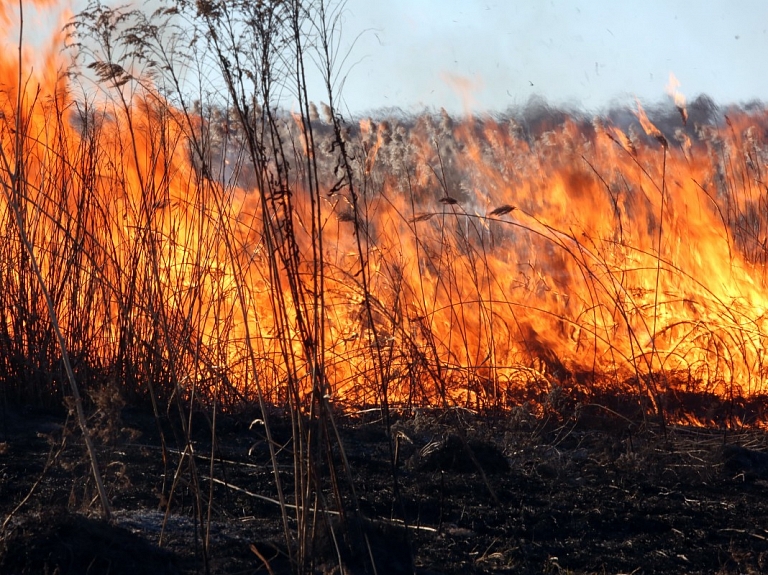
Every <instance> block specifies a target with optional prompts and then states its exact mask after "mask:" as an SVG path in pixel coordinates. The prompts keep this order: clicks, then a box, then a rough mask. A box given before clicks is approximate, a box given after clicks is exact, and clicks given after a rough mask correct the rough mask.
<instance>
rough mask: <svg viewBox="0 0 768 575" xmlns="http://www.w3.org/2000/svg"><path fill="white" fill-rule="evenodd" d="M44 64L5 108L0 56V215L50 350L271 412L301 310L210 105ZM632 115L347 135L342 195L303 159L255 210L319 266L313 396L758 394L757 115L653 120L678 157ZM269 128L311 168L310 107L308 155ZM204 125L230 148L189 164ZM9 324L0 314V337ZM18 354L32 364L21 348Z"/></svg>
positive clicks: (762, 248) (281, 392)
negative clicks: (64, 343)
mask: <svg viewBox="0 0 768 575" xmlns="http://www.w3.org/2000/svg"><path fill="white" fill-rule="evenodd" d="M41 5H42V4H41ZM0 15H1V16H2V18H4V19H8V18H9V16H8V11H7V10H5V9H3V10H2V11H0ZM54 43H55V42H54ZM54 54H57V52H56V51H55V50H51V51H50V56H49V57H48V58H47V60H46V63H45V65H44V66H43V67H38V68H36V72H35V74H36V78H38V80H39V81H38V82H37V83H36V84H35V89H36V86H37V84H39V86H40V92H39V93H37V92H35V89H33V88H32V84H31V83H30V82H27V83H26V84H25V88H26V92H25V97H24V99H23V106H22V109H17V107H16V102H17V98H16V94H17V91H18V90H19V89H20V86H18V85H15V84H13V78H15V77H17V72H16V74H14V70H16V71H18V66H19V63H18V61H16V60H15V59H14V56H13V54H9V53H4V54H2V55H0V70H2V72H3V77H5V78H11V80H8V82H11V84H6V86H5V88H4V89H3V94H2V95H3V97H2V99H1V100H0V114H2V118H3V121H2V126H0V146H1V148H2V154H3V158H4V159H6V160H7V161H5V163H4V164H3V168H2V171H1V173H0V180H2V182H3V185H4V186H5V187H6V190H8V191H9V194H8V195H7V196H3V198H2V199H0V215H2V217H3V218H5V219H6V220H9V218H10V216H9V214H10V211H9V207H10V204H9V199H10V200H13V201H15V202H17V203H18V204H19V207H20V208H21V211H22V214H23V215H24V222H25V223H24V225H25V230H26V232H27V233H28V234H29V235H30V237H31V239H32V241H33V244H34V247H35V253H36V255H37V257H38V258H39V259H40V263H41V266H42V268H43V270H44V272H45V278H46V281H47V282H48V283H49V285H50V286H52V287H53V291H54V296H55V299H56V304H57V312H58V314H59V316H60V321H61V323H62V327H63V328H64V331H65V333H67V334H68V342H69V344H70V345H71V346H72V349H73V352H74V355H75V356H76V357H77V356H78V355H79V356H82V357H83V358H87V359H88V360H89V361H91V362H92V363H94V364H96V365H99V366H104V368H105V369H108V370H111V369H116V368H114V367H113V366H115V365H116V364H121V365H123V364H124V363H126V362H128V363H130V364H131V366H132V367H126V366H125V365H123V367H122V370H123V371H122V372H121V374H122V377H125V378H128V377H129V375H130V374H131V373H133V374H134V377H141V378H155V377H160V376H162V375H163V374H168V373H176V374H181V376H178V377H177V378H176V381H174V382H173V383H174V385H177V386H178V387H179V388H183V390H185V391H189V390H190V389H192V388H196V389H198V390H199V391H200V392H201V393H209V394H215V393H219V392H221V391H220V390H221V389H222V388H224V389H225V390H226V393H231V394H234V395H236V396H237V397H239V398H243V399H245V400H252V399H253V397H254V396H255V393H256V390H257V389H258V390H259V391H260V392H261V393H262V394H263V395H264V397H266V398H267V400H269V401H274V402H281V401H285V400H286V396H287V394H288V393H289V385H288V382H289V381H292V380H295V379H298V380H299V382H298V386H299V387H300V389H301V392H302V393H304V394H308V393H310V391H311V389H312V385H311V383H310V379H311V377H310V376H311V373H312V371H313V370H314V369H315V367H314V366H313V365H312V364H311V362H310V361H309V360H307V359H306V353H305V352H306V347H307V345H308V343H307V342H306V341H302V336H301V335H300V334H301V333H302V331H301V326H300V325H299V324H298V322H299V319H298V318H299V316H300V313H299V311H300V310H299V309H298V307H297V306H299V305H307V306H309V307H310V308H311V306H312V305H315V304H313V303H309V304H301V303H300V302H301V301H308V300H302V299H301V294H299V295H297V293H295V289H293V288H292V287H291V286H290V285H288V283H286V282H285V280H284V278H283V276H281V275H280V274H279V273H278V272H279V270H277V271H276V268H275V267H274V266H275V264H274V260H273V259H271V257H272V256H273V253H272V252H271V251H270V250H271V248H270V243H269V238H267V237H266V236H265V234H264V229H265V225H266V220H267V219H268V218H273V217H278V216H275V215H274V214H273V215H270V216H265V215H264V207H263V204H262V203H260V201H259V197H260V193H261V191H262V190H260V189H259V188H258V187H257V185H256V184H255V183H254V182H255V181H258V179H257V178H255V176H254V173H253V170H254V168H253V166H251V165H249V163H248V162H247V160H245V159H244V158H245V156H244V151H243V148H242V146H240V147H238V146H237V145H236V142H237V139H236V137H235V136H233V135H232V134H231V133H230V132H231V130H232V129H233V128H232V124H231V123H230V121H229V119H227V118H225V119H224V120H221V119H220V118H219V120H220V121H218V120H216V118H213V117H212V113H210V114H206V113H204V111H203V110H202V109H198V110H196V111H194V113H192V114H188V113H184V112H183V111H182V110H179V109H177V108H175V107H174V106H173V105H171V104H170V103H169V102H168V101H167V100H166V99H165V98H164V97H163V95H162V94H160V93H159V91H158V90H155V89H154V88H152V87H151V86H148V85H147V84H146V83H145V82H144V83H142V87H141V89H138V88H136V89H134V90H133V91H132V92H128V91H125V92H123V93H124V94H127V96H126V97H127V100H126V101H127V104H128V105H127V106H125V107H124V106H121V105H120V100H119V99H115V100H109V99H106V100H105V101H103V102H102V101H98V102H88V101H87V100H85V99H83V98H82V97H78V95H77V94H76V91H75V89H74V86H73V85H72V84H70V83H68V82H67V81H66V80H65V78H64V76H63V75H62V74H61V67H62V62H61V61H60V59H59V57H58V56H54ZM22 64H23V66H27V67H29V66H30V62H29V61H25V62H23V63H22ZM115 84H117V83H115ZM107 89H108V87H107ZM112 89H113V90H120V89H124V87H123V86H118V85H115V86H113V87H112ZM675 89H676V88H675ZM677 102H678V100H677V97H676V103H677ZM678 105H683V106H684V102H683V104H678ZM16 118H21V119H22V120H23V122H22V124H23V125H24V132H23V134H22V136H23V137H22V141H23V148H22V149H21V155H19V150H20V148H19V147H18V146H19V134H18V133H17V128H16V124H15V123H14V122H15V119H16ZM685 118H687V116H684V119H685ZM637 119H638V121H639V123H640V125H641V127H642V128H643V130H644V131H645V133H646V134H647V135H649V136H650V137H651V138H650V139H648V138H645V137H643V136H642V135H638V134H637V133H633V130H632V129H627V128H622V127H620V126H617V125H614V124H612V123H611V122H610V121H609V120H608V119H602V120H599V121H595V122H594V123H592V124H590V123H586V122H580V121H578V120H576V119H570V120H567V121H565V122H562V123H558V124H556V125H554V126H552V127H551V129H549V130H547V131H543V132H541V133H538V132H536V131H531V132H529V133H526V132H525V130H523V128H522V127H521V126H520V125H519V124H518V123H517V122H516V121H515V120H512V119H505V120H494V119H490V118H485V119H463V120H454V119H452V118H451V117H450V116H449V115H448V114H447V113H445V112H443V113H442V114H441V115H439V116H437V117H432V116H429V115H425V116H422V117H421V118H418V119H417V120H416V121H414V122H412V123H409V122H406V121H404V120H398V119H396V118H395V119H388V120H386V121H377V122H374V121H373V120H364V121H363V122H361V124H360V125H359V126H358V127H352V128H349V129H350V133H349V134H347V135H346V136H344V137H347V138H349V139H348V145H349V147H350V149H351V150H352V153H350V158H351V160H350V161H351V162H352V165H351V168H352V170H353V175H354V178H355V180H354V184H355V186H356V188H357V190H358V194H359V198H358V199H355V197H353V196H352V194H351V192H350V191H349V189H347V188H344V187H339V186H336V185H334V184H335V181H336V173H335V172H334V170H333V169H332V168H328V169H325V168H322V167H321V175H323V180H322V181H321V182H319V183H318V185H319V186H321V187H322V193H321V194H320V196H321V197H322V198H323V201H322V202H321V203H320V205H316V204H315V203H314V202H313V201H312V196H311V194H310V190H307V189H305V187H303V185H302V183H301V180H300V179H298V178H297V179H296V183H295V186H294V187H293V188H292V189H290V190H285V193H287V194H290V195H291V197H292V201H293V204H292V205H293V206H294V209H293V211H292V212H290V213H282V214H279V217H281V218H284V220H281V222H282V223H284V224H286V225H287V224H288V223H290V224H291V226H292V230H293V233H295V234H296V237H297V241H298V244H299V246H300V248H301V249H300V250H298V253H296V254H295V257H296V258H297V259H298V260H299V263H298V266H299V268H298V269H299V270H300V271H301V281H302V282H304V283H302V284H301V286H302V288H301V289H305V290H307V291H306V293H310V291H311V289H312V288H311V285H313V284H312V283H311V281H312V280H311V279H307V278H317V277H318V274H320V275H321V276H322V281H323V293H322V298H319V296H317V294H315V295H316V296H317V298H316V299H311V298H310V299H311V301H312V302H318V303H317V304H316V305H317V306H318V307H317V309H310V312H311V313H312V314H317V317H321V319H322V321H321V324H322V326H323V333H322V334H321V335H322V341H323V343H322V359H323V361H322V369H323V370H324V379H325V381H326V382H327V393H328V394H329V395H330V396H331V397H332V398H333V399H335V400H336V401H338V402H340V403H347V404H375V403H380V402H381V401H383V399H384V395H385V394H386V398H387V399H388V401H390V402H391V403H410V404H426V405H446V404H461V405H473V406H483V405H494V406H508V405H510V404H511V403H513V402H515V401H517V400H518V398H519V397H520V396H521V395H525V394H526V393H530V394H536V393H538V392H539V391H541V390H542V389H546V388H547V387H548V386H551V385H553V384H555V383H564V382H569V383H571V384H572V385H574V386H576V387H579V386H580V387H582V388H585V389H586V388H588V389H592V390H599V389H600V388H602V387H606V386H616V387H619V388H621V389H624V390H628V391H634V392H637V393H640V394H648V395H650V396H652V397H653V399H654V401H659V399H658V397H659V396H660V395H661V394H663V393H667V392H669V393H675V392H682V391H685V392H694V391H696V392H705V393H709V394H713V395H715V396H717V397H734V396H739V397H755V396H758V395H760V394H763V393H765V392H766V383H765V377H766V373H768V357H767V356H766V343H767V341H766V336H767V335H768V316H767V315H766V314H767V313H768V300H767V299H766V294H767V292H766V284H765V282H766V273H765V269H766V268H765V266H766V257H767V256H768V239H766V238H767V237H768V236H767V235H766V234H768V231H767V230H768V220H766V217H767V216H766V213H768V212H766V210H765V190H764V189H763V186H762V184H761V181H762V178H761V175H760V174H762V173H763V171H764V170H765V169H766V166H765V158H766V152H765V142H764V141H763V139H764V138H763V134H764V133H765V128H766V127H768V117H766V115H765V113H764V112H761V111H756V112H751V113H746V112H736V113H734V114H731V115H729V116H728V118H727V125H725V126H724V125H720V124H717V123H712V124H709V125H701V126H697V127H696V128H695V130H694V128H693V127H691V126H687V125H683V126H678V127H677V128H678V134H677V136H676V139H677V141H679V142H680V146H679V147H676V146H670V145H669V144H668V140H667V136H665V135H664V133H663V132H662V130H661V129H659V128H658V127H657V126H655V125H654V124H653V123H652V122H651V121H650V120H649V119H648V117H647V115H646V113H645V112H644V110H643V109H642V107H641V106H640V104H639V103H638V109H637ZM283 121H284V125H282V128H281V129H282V130H284V133H285V134H287V135H288V136H290V137H293V138H295V141H297V142H298V143H297V145H295V146H293V149H294V151H295V153H296V154H297V158H296V163H298V164H300V160H302V158H303V159H306V158H308V157H311V158H312V159H316V160H317V161H318V162H319V163H320V164H321V165H326V166H335V165H336V164H337V161H338V156H336V155H334V154H338V150H337V148H336V147H335V146H334V145H332V144H333V134H331V133H330V132H329V130H327V129H325V130H324V131H323V129H321V127H322V125H321V123H320V122H319V121H318V120H314V121H313V123H312V126H313V129H314V130H316V133H315V136H314V137H315V138H316V140H317V141H316V143H315V144H314V145H311V144H310V139H309V138H308V137H307V132H306V130H307V129H308V128H309V124H307V123H305V122H304V121H303V120H302V117H301V115H300V114H296V113H294V114H292V115H291V114H286V115H285V117H284V118H283ZM24 122H25V123H24ZM22 124H19V125H22ZM217 126H218V128H217ZM206 130H207V131H208V132H206V133H211V134H214V135H215V134H218V136H216V137H218V138H220V139H221V141H222V142H224V141H227V142H229V145H230V146H231V147H232V148H231V149H230V148H226V146H224V145H223V144H221V145H220V146H219V147H218V148H215V146H214V148H215V149H213V150H212V151H211V153H210V154H208V155H207V156H206V155H203V156H204V157H201V156H200V155H197V156H196V155H195V154H192V153H190V149H191V136H192V135H194V133H195V131H199V132H203V131H206ZM216 130H219V132H216ZM655 141H657V142H661V143H662V146H661V147H659V146H658V144H657V143H655ZM217 145H218V144H217ZM225 148H226V149H225ZM214 152H215V153H214ZM18 162H22V163H23V169H24V172H23V185H21V186H20V185H19V184H18V182H19V178H18V175H17V174H18V172H16V171H15V170H16V168H15V166H16V165H20V166H21V165H22V164H21V163H18ZM17 163H18V164H17ZM323 170H325V171H323ZM316 211H317V212H316ZM315 213H319V214H320V218H321V220H322V222H323V225H322V234H323V244H322V252H319V249H320V247H319V246H318V245H317V244H316V243H315V241H314V240H313V237H315V236H313V234H316V233H317V231H316V230H314V231H313V229H312V225H313V224H312V222H313V221H314V220H313V217H314V216H313V214H315ZM282 223H281V225H282ZM4 229H5V232H4V237H3V242H4V243H5V245H6V246H7V247H6V248H5V252H4V255H3V258H4V259H3V260H2V261H0V277H1V278H2V281H3V282H4V283H3V286H4V287H3V289H4V290H5V291H6V293H9V294H12V295H11V296H9V297H12V298H16V299H15V300H14V301H18V303H19V305H20V306H21V304H22V303H25V302H26V301H27V300H28V299H33V295H34V291H35V290H34V289H33V288H32V287H30V285H29V278H28V277H26V276H25V275H24V272H23V270H22V271H19V269H20V268H18V267H17V263H18V262H22V261H24V257H23V255H22V252H23V249H22V246H21V244H20V242H19V239H18V234H17V233H16V232H13V231H9V230H11V229H12V227H11V226H5V228H4ZM280 229H283V230H284V229H285V228H284V227H282V228H280ZM361 249H362V256H361ZM312 254H315V255H312ZM318 261H321V262H322V266H321V268H320V267H318V263H317V262H318ZM319 269H322V271H318V270H319ZM363 278H366V280H367V283H364V281H363ZM25 298H26V299H25ZM276 301H280V302H281V305H282V306H284V308H285V309H286V310H287V312H286V313H285V315H281V314H279V313H277V312H276V309H275V305H276V304H275V302H276ZM32 307H33V308H34V305H33V306H32ZM39 313H40V315H45V312H44V311H39ZM285 318H288V319H285ZM32 321H33V319H32V318H31V317H28V318H26V319H24V320H23V321H21V320H19V319H18V318H16V317H14V316H13V315H12V314H9V313H4V315H3V316H2V317H0V324H2V328H3V331H4V334H5V337H6V338H7V339H8V340H9V341H15V340H17V339H20V338H21V340H24V337H26V336H24V337H22V336H23V334H25V333H26V332H25V330H26V328H27V327H28V325H29V322H32ZM25 322H26V323H25ZM318 322H320V320H318ZM281 338H282V339H281ZM286 338H287V340H288V341H290V342H291V344H290V345H291V349H290V350H289V351H290V352H291V353H290V354H286V350H285V349H284V348H283V347H281V341H283V342H284V341H286ZM23 344H24V346H26V348H25V349H26V352H28V353H32V350H33V348H34V346H35V345H37V344H38V342H34V341H28V340H24V341H23ZM22 347H23V346H22ZM131 370H133V371H131ZM294 383H296V382H295V381H294ZM216 390H219V391H216Z"/></svg>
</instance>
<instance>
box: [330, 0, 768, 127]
mask: <svg viewBox="0 0 768 575" xmlns="http://www.w3.org/2000/svg"><path fill="white" fill-rule="evenodd" d="M767 30H768V0H729V1H723V0H642V1H640V0H635V1H628V0H621V1H620V0H506V1H492V0H386V1H376V0H373V1H372V0H347V3H346V12H345V21H344V29H343V35H344V37H345V38H346V39H347V40H348V41H350V42H351V40H350V39H354V38H355V37H356V36H357V34H361V35H360V36H359V38H357V41H356V44H355V45H354V46H353V48H352V52H351V53H350V54H351V56H350V60H349V64H350V65H348V66H347V68H348V70H347V79H346V83H345V87H344V92H343V96H344V102H345V103H346V105H347V106H348V108H349V110H350V111H352V112H357V113H359V112H362V111H367V110H375V109H378V108H382V107H390V106H391V107H400V108H402V109H404V110H406V111H419V110H421V109H423V108H424V107H429V108H437V109H439V108H440V107H445V108H446V109H448V110H449V111H454V112H456V111H466V110H467V109H471V110H472V111H504V110H505V109H507V108H508V107H510V106H518V105H522V104H525V103H526V102H527V101H528V100H529V98H530V97H531V96H534V95H536V96H541V97H543V98H545V99H546V100H547V101H549V102H550V103H552V104H565V105H570V106H574V107H578V108H580V109H583V110H588V111H599V110H600V109H604V108H605V107H607V106H609V105H611V104H619V105H622V104H631V103H634V99H635V97H637V98H638V99H640V100H641V101H643V102H648V103H657V102H662V101H666V99H668V98H669V96H668V95H667V91H666V88H667V86H668V84H669V79H670V73H673V74H674V75H675V77H676V78H677V80H678V81H679V83H680V87H679V90H680V92H681V93H683V94H685V95H686V96H687V97H688V99H689V100H691V99H693V98H694V97H696V96H697V95H699V94H708V95H709V96H710V97H712V98H713V99H714V100H715V101H716V102H717V103H718V104H731V103H740V102H746V101H750V100H754V99H765V100H768V32H767Z"/></svg>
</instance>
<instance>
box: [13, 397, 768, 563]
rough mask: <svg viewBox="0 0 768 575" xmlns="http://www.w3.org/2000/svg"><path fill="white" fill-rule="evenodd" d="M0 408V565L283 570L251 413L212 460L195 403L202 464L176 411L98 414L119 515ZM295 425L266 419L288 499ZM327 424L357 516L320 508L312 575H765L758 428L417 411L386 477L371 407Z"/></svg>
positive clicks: (220, 429)
mask: <svg viewBox="0 0 768 575" xmlns="http://www.w3.org/2000/svg"><path fill="white" fill-rule="evenodd" d="M0 416H2V418H3V419H2V422H0V524H2V523H3V522H5V523H6V525H5V528H4V530H2V531H0V573H12V574H27V573H30V574H31V573H50V574H53V573H58V574H59V575H64V574H67V573H72V574H73V573H77V574H79V573H89V574H93V575H95V574H107V573H109V574H123V573H125V574H131V575H138V574H139V573H155V574H170V573H174V574H187V573H205V572H206V569H207V570H208V572H210V573H227V574H235V573H273V574H275V575H278V574H281V573H288V572H290V564H289V561H288V559H287V553H286V545H285V538H284V531H283V529H284V523H283V520H282V516H281V513H280V507H279V506H278V505H276V504H275V503H274V502H272V501H271V500H272V499H276V498H277V497H278V494H277V491H276V489H275V482H274V475H273V469H272V466H271V465H270V459H269V452H268V449H267V444H266V441H265V438H264V433H263V431H264V430H263V426H262V425H261V424H260V423H259V422H256V423H254V424H253V425H251V423H252V422H253V420H254V419H256V417H257V416H255V415H254V416H252V417H247V416H245V415H243V416H237V417H236V416H226V417H222V416H220V417H219V419H218V420H217V425H216V447H217V449H216V450H215V458H214V464H213V466H211V460H210V458H209V456H210V454H211V433H210V424H209V422H208V420H207V418H206V417H205V416H202V415H201V416H199V417H197V416H196V417H194V418H193V419H192V424H193V429H192V433H191V437H192V440H193V443H192V445H193V448H194V451H195V456H194V460H193V459H192V458H190V457H184V458H182V457H181V454H182V452H183V451H184V442H183V441H181V437H182V434H181V432H180V427H179V426H178V425H174V424H173V423H172V421H171V419H172V418H163V420H162V421H161V422H160V424H158V422H157V421H156V420H155V418H154V417H153V416H152V415H151V412H148V411H143V410H140V409H137V408H130V409H123V410H122V411H121V413H120V417H119V418H117V417H112V418H111V419H109V418H106V419H105V418H103V417H102V418H101V419H99V418H98V417H94V418H93V419H92V420H91V423H92V425H93V427H94V430H95V431H96V432H97V433H96V435H97V437H96V443H97V444H98V446H99V447H98V450H99V458H100V464H101V467H102V470H103V473H104V477H105V482H106V484H107V489H108V492H109V497H110V500H111V503H112V506H113V509H114V519H113V521H112V522H111V523H110V522H106V521H104V520H102V519H100V509H99V503H98V498H97V497H96V492H95V490H94V485H93V480H92V479H91V476H90V471H89V466H88V460H87V459H86V457H85V451H84V448H83V444H82V441H81V437H80V434H79V432H78V431H77V429H76V428H75V426H74V425H73V423H72V422H71V421H69V420H67V419H65V418H64V417H62V416H61V415H60V414H57V413H47V412H42V411H37V410H33V409H22V408H6V409H5V410H3V411H0ZM289 423H290V422H289V421H288V420H287V419H284V418H281V417H280V415H279V414H272V430H273V433H274V436H275V437H274V439H275V441H276V442H277V444H278V445H281V446H282V449H281V450H280V452H279V454H278V458H279V461H280V467H279V473H280V475H281V478H282V479H283V480H284V483H285V494H286V499H287V502H288V503H292V502H293V496H294V490H293V487H292V485H293V476H292V467H291V465H292V458H291V457H290V450H291V441H290V438H291V433H290V425H289ZM338 424H339V431H340V435H341V438H342V443H343V445H344V448H345V452H346V457H347V460H348V462H349V467H350V474H351V478H352V483H353V484H354V486H355V494H356V497H357V500H358V505H357V508H358V512H356V513H354V514H348V515H347V516H346V517H345V518H344V520H343V521H342V519H341V518H339V517H336V516H329V519H328V521H322V520H319V521H318V522H317V523H318V525H319V527H318V529H317V531H316V533H315V537H314V543H313V548H312V552H311V558H310V560H309V561H308V563H309V564H310V566H311V569H312V570H313V572H315V573H340V572H341V569H340V568H339V564H340V563H341V564H342V565H343V566H344V570H345V572H347V573H354V574H357V573H367V572H373V571H372V569H371V568H370V564H371V557H373V559H374V561H375V562H376V565H377V571H376V572H377V573H378V574H379V575H383V574H387V573H420V574H438V573H445V574H450V573H455V574H462V575H465V574H472V573H569V574H586V573H600V574H602V573H635V574H641V573H646V574H650V573H654V574H661V573H669V574H679V573H734V574H736V573H766V572H768V525H766V523H765V517H768V497H767V496H768V437H766V435H765V434H764V433H763V432H759V431H741V432H734V431H729V432H727V433H726V432H724V431H722V430H721V431H717V430H705V429H694V428H683V427H671V428H668V429H667V430H666V436H665V435H664V433H662V432H661V430H659V429H658V427H656V426H654V425H653V424H651V423H648V424H642V422H638V423H636V424H630V423H629V422H628V421H627V420H625V419H623V418H620V417H614V416H612V415H611V414H610V413H608V412H606V413H605V414H597V415H592V416H591V417H590V418H589V420H587V418H586V417H582V416H577V415H576V414H570V415H569V416H562V417H557V416H553V417H549V418H548V419H546V420H543V419H540V418H536V417H533V416H532V415H531V414H529V413H528V412H527V411H525V410H524V409H519V410H516V411H514V412H512V413H506V414H503V415H500V414H484V415H483V416H480V415H477V414H474V413H471V412H469V411H465V410H449V411H443V412H421V413H411V414H410V415H408V416H407V417H406V416H402V417H400V418H398V419H396V421H395V422H394V424H393V428H392V437H393V438H394V441H393V445H394V449H395V451H396V469H397V473H396V475H397V484H395V482H394V481H393V467H392V464H391V459H390V455H389V453H390V451H389V442H388V440H387V435H386V433H385V430H384V427H383V425H382V423H381V421H380V419H379V418H378V414H377V413H376V412H367V413H365V414H356V415H354V416H352V415H339V416H338ZM161 429H162V431H163V436H164V438H165V441H166V450H165V453H166V459H165V461H164V459H163V449H162V442H161V434H160V430H161ZM336 451H338V449H337V450H336ZM335 457H336V458H337V459H339V460H340V458H339V453H336V454H335ZM180 461H181V464H180ZM212 467H213V476H214V478H215V480H216V481H214V482H211V481H210V480H209V477H210V475H211V468H212ZM177 469H178V472H177ZM330 471H331V470H330V469H328V468H327V466H326V468H324V469H322V470H320V472H321V473H323V474H324V476H330V475H331V474H330ZM337 471H339V473H338V476H337V480H338V481H340V482H341V483H344V478H345V477H348V476H347V474H346V471H344V469H343V466H341V465H339V468H338V470H337ZM174 477H176V478H177V480H176V481H175V485H174ZM33 486H34V489H33ZM30 491H32V495H31V496H30V497H29V498H28V499H27V500H26V501H25V502H24V503H23V505H21V506H20V507H19V508H18V509H17V510H16V511H15V512H14V509H16V508H17V506H19V504H20V503H22V501H24V499H25V497H26V496H27V495H28V494H29V493H30ZM198 495H199V496H198ZM200 502H202V504H200ZM209 502H211V504H210V505H208V503H209ZM199 505H201V509H202V512H203V514H202V523H201V518H200V515H199V514H198V513H196V512H195V510H196V509H197V508H198V506H199ZM288 515H289V519H288V522H287V526H288V528H289V530H291V531H292V530H294V529H295V528H296V522H295V520H294V517H295V511H293V510H292V509H288ZM9 517H10V519H8V520H6V519H7V518H9ZM206 540H207V542H208V543H207V547H206V545H205V541H206ZM206 548H207V553H204V552H203V550H204V549H206ZM337 549H338V552H337Z"/></svg>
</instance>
